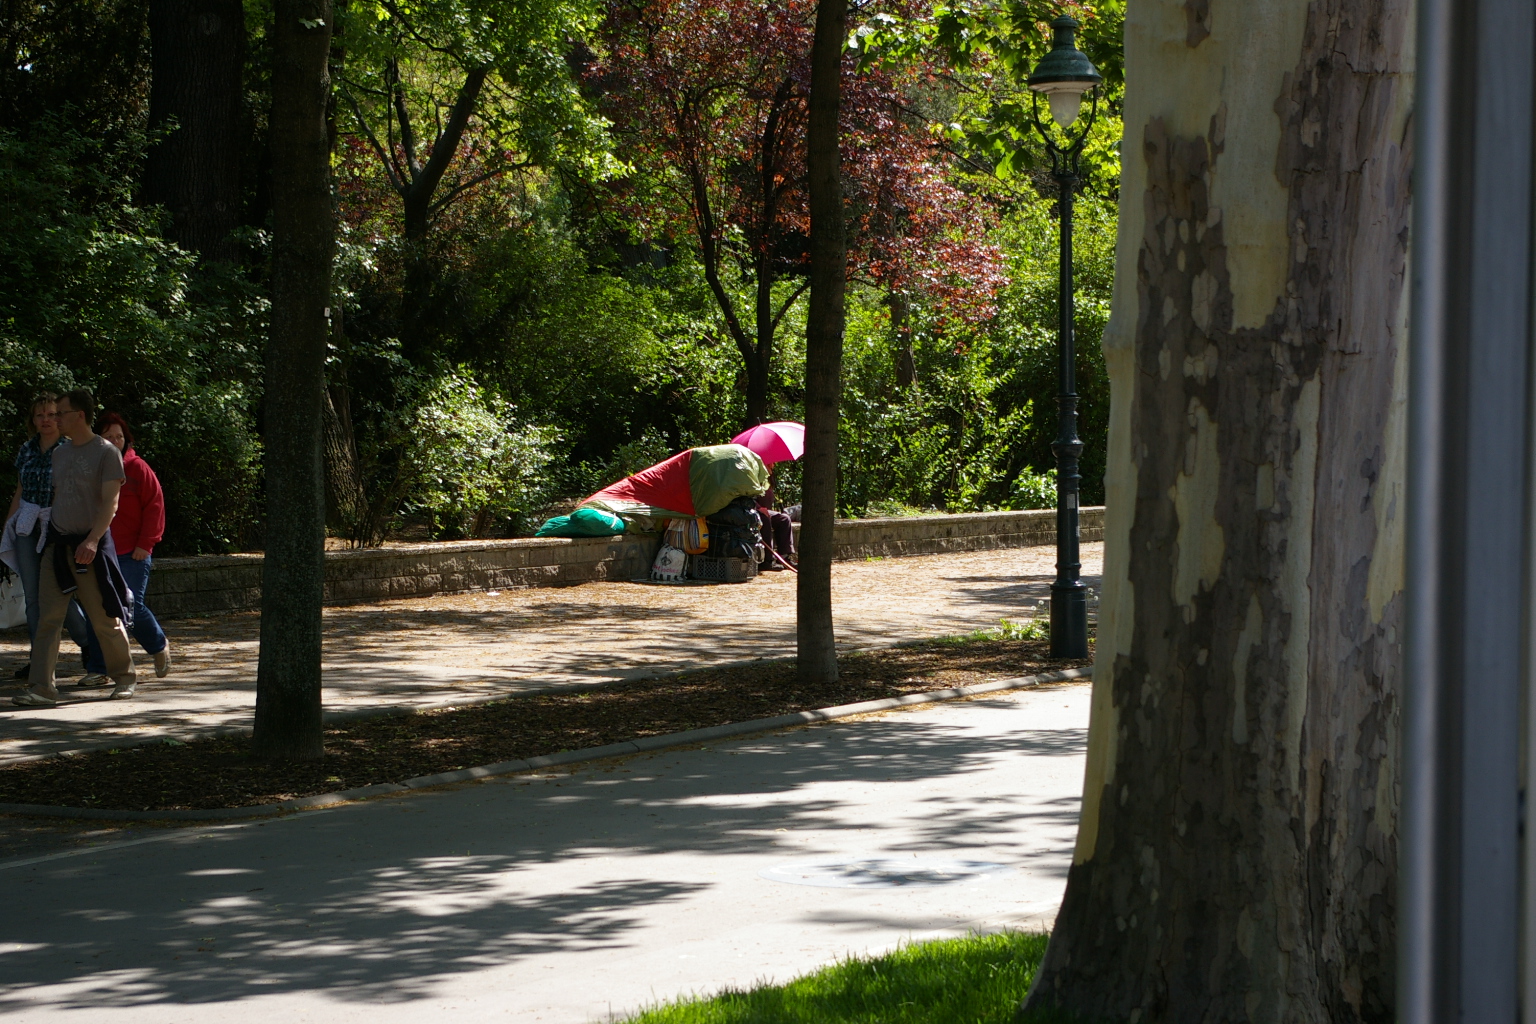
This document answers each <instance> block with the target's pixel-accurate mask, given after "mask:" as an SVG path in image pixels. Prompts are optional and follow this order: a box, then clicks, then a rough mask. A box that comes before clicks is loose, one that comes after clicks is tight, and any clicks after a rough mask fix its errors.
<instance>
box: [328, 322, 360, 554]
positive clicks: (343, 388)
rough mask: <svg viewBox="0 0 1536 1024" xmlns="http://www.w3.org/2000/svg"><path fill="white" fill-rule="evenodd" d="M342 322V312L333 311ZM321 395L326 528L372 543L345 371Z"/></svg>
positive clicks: (350, 394)
mask: <svg viewBox="0 0 1536 1024" xmlns="http://www.w3.org/2000/svg"><path fill="white" fill-rule="evenodd" d="M331 316H332V319H333V320H335V321H337V322H338V323H339V322H340V320H341V310H339V309H335V308H333V309H332V310H331ZM331 376H332V379H331V381H330V383H329V384H327V386H326V388H325V391H324V392H323V393H322V395H321V413H322V416H323V420H322V423H323V444H324V459H323V461H324V465H325V497H326V502H325V508H326V524H327V525H328V526H330V528H331V529H332V530H335V531H337V532H339V533H341V534H342V536H344V537H346V538H347V539H348V540H350V541H352V542H353V543H354V544H362V543H366V542H367V541H369V540H371V539H372V538H371V537H369V536H367V534H366V532H365V528H364V521H365V520H366V519H367V512H366V508H367V505H368V499H367V496H366V494H365V492H364V491H363V478H362V474H361V473H360V472H359V471H358V464H357V462H358V460H357V438H356V436H355V435H354V434H353V432H352V393H351V389H350V388H348V387H347V376H346V372H345V371H344V370H340V369H338V370H336V371H335V372H334V373H333V374H332V375H331Z"/></svg>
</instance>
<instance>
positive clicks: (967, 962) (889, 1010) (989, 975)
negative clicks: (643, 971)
mask: <svg viewBox="0 0 1536 1024" xmlns="http://www.w3.org/2000/svg"><path fill="white" fill-rule="evenodd" d="M1046 942H1047V936H1045V935H1042V934H1038V933H1029V932H1003V933H1000V934H996V935H974V936H971V937H969V938H964V939H944V940H940V941H936V942H922V943H914V944H912V945H907V946H902V947H901V948H900V949H898V950H896V951H895V952H894V953H888V954H886V955H885V956H882V957H878V958H874V959H867V960H866V959H850V960H845V961H843V962H842V963H839V964H837V965H836V966H833V967H828V968H825V969H823V970H820V971H816V972H815V973H813V974H808V975H806V976H805V977H803V978H798V979H796V980H794V981H791V982H789V983H788V984H785V985H764V986H761V987H759V988H755V989H752V990H750V991H747V992H739V991H729V992H725V993H722V994H721V995H718V996H715V997H713V998H711V999H698V1000H687V1001H682V1002H678V1003H673V1004H669V1005H664V1006H658V1007H656V1008H654V1009H651V1010H647V1011H645V1012H644V1013H641V1014H639V1015H637V1016H635V1017H632V1018H630V1021H629V1024H1009V1022H1011V1021H1012V1020H1013V1015H1014V1011H1015V1010H1016V1008H1017V1007H1018V1004H1019V1002H1020V1001H1022V1000H1023V998H1024V996H1025V995H1026V994H1027V993H1028V992H1029V985H1030V982H1031V981H1032V980H1033V979H1034V974H1035V971H1036V970H1037V969H1038V968H1039V966H1040V961H1041V959H1042V958H1043V957H1044V956H1045V947H1046Z"/></svg>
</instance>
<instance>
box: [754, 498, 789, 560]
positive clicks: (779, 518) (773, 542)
mask: <svg viewBox="0 0 1536 1024" xmlns="http://www.w3.org/2000/svg"><path fill="white" fill-rule="evenodd" d="M757 514H758V515H759V516H761V517H762V519H763V545H764V546H765V547H768V548H772V549H773V550H774V551H777V552H778V553H779V554H780V555H782V556H783V558H784V560H785V561H786V562H787V561H789V560H790V558H791V557H793V555H794V553H795V531H794V529H793V527H791V526H790V524H789V516H788V515H786V514H785V513H783V512H774V511H772V510H770V509H766V508H760V509H758V510H757ZM772 557H773V556H772V555H770V556H769V558H770V559H771V558H772Z"/></svg>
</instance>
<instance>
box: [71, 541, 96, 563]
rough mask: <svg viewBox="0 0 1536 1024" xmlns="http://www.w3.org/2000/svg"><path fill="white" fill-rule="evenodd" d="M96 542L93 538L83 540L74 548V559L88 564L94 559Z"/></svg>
mask: <svg viewBox="0 0 1536 1024" xmlns="http://www.w3.org/2000/svg"><path fill="white" fill-rule="evenodd" d="M96 544H97V542H96V541H94V540H89V539H87V540H83V541H81V542H80V544H79V546H78V547H76V548H75V561H77V562H79V563H80V564H81V565H90V564H91V563H92V562H94V561H95V560H96Z"/></svg>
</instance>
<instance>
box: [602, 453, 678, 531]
mask: <svg viewBox="0 0 1536 1024" xmlns="http://www.w3.org/2000/svg"><path fill="white" fill-rule="evenodd" d="M692 459H693V449H691V448H690V449H688V450H687V451H685V452H683V453H682V454H680V455H674V456H672V457H671V458H670V459H668V460H667V461H666V462H658V463H656V465H654V466H652V467H651V468H650V469H642V470H641V471H640V472H638V473H636V474H635V475H634V476H628V477H625V478H624V479H623V480H620V481H619V482H618V483H616V484H612V485H610V486H608V487H604V488H603V489H602V490H600V491H598V492H597V493H596V494H594V495H592V497H590V498H588V499H587V501H588V502H590V501H633V502H638V503H639V504H641V505H652V506H654V507H656V508H664V509H668V510H670V511H673V512H682V513H684V514H685V515H690V516H691V515H695V514H696V513H695V512H694V510H693V489H692V487H691V486H690V484H689V478H688V470H689V463H690V462H691V460H692Z"/></svg>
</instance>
